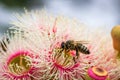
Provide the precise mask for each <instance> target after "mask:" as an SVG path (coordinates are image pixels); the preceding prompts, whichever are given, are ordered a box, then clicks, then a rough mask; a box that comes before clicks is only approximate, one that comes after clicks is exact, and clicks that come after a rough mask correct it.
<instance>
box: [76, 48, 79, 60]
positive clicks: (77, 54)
mask: <svg viewBox="0 0 120 80" xmlns="http://www.w3.org/2000/svg"><path fill="white" fill-rule="evenodd" d="M76 56H77V59H78V58H79V50H78V48H77V47H76Z"/></svg>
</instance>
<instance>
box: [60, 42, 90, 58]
mask: <svg viewBox="0 0 120 80" xmlns="http://www.w3.org/2000/svg"><path fill="white" fill-rule="evenodd" d="M86 43H87V42H85V41H74V40H67V41H66V42H62V43H61V48H62V51H63V50H65V51H67V52H69V51H70V50H75V51H76V57H77V58H78V57H79V52H81V53H83V54H90V51H89V49H88V48H87V47H86V46H84V45H83V44H86Z"/></svg>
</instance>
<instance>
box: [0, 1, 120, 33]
mask: <svg viewBox="0 0 120 80" xmlns="http://www.w3.org/2000/svg"><path fill="white" fill-rule="evenodd" d="M119 7H120V0H0V35H2V34H3V33H4V32H6V30H7V29H8V27H10V26H12V25H10V24H9V23H10V22H11V19H12V18H13V16H14V15H13V13H16V12H17V13H21V12H24V8H25V9H27V10H36V9H38V10H40V9H43V8H45V9H46V10H47V11H48V12H51V13H53V14H55V15H56V14H61V15H65V16H67V17H73V18H77V19H78V20H79V21H81V22H83V23H85V24H87V25H88V26H89V27H91V28H95V27H100V26H105V27H107V29H108V31H110V30H111V28H112V27H113V26H114V25H117V24H120V15H119V13H120V8H119Z"/></svg>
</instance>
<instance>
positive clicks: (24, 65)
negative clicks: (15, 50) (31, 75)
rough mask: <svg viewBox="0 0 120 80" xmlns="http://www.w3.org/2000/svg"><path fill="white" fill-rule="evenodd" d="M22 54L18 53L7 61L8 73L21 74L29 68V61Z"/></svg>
mask: <svg viewBox="0 0 120 80" xmlns="http://www.w3.org/2000/svg"><path fill="white" fill-rule="evenodd" d="M27 58H28V57H27V56H25V55H24V54H19V55H16V56H14V57H12V58H11V60H10V61H9V63H8V69H9V71H10V73H12V74H14V75H23V74H26V73H27V72H29V70H30V69H31V66H30V61H29V59H27Z"/></svg>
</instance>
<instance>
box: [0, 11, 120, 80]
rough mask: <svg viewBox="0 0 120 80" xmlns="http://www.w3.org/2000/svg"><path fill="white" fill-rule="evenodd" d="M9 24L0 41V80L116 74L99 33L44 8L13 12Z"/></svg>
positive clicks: (101, 78)
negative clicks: (49, 12)
mask: <svg viewBox="0 0 120 80" xmlns="http://www.w3.org/2000/svg"><path fill="white" fill-rule="evenodd" d="M12 25H13V27H10V29H9V31H8V32H7V34H6V35H5V37H4V38H3V39H2V40H1V42H0V44H1V47H0V53H1V54H0V59H1V60H0V64H1V66H0V80H93V79H95V80H106V79H110V80H117V79H119V77H120V75H119V73H120V71H119V70H120V69H119V67H118V65H119V61H116V60H115V59H114V58H115V57H114V56H115V54H114V53H115V52H114V49H113V48H112V44H111V42H112V41H110V40H109V39H110V38H109V37H107V36H104V37H102V38H101V35H102V34H103V33H102V34H98V33H96V32H97V31H95V33H92V32H90V31H89V28H88V27H86V26H85V25H84V24H82V23H79V22H77V21H76V20H75V19H68V18H65V17H63V16H53V15H51V14H47V12H46V11H44V10H41V11H33V12H28V11H25V13H24V14H21V15H19V14H16V21H14V22H13V23H12ZM69 40H71V41H72V43H70V42H69V43H68V42H67V41H69ZM108 40H109V42H108ZM62 43H63V44H62ZM86 43H87V44H86ZM71 45H72V46H71ZM89 51H90V54H86V53H87V52H89ZM115 74H118V75H115Z"/></svg>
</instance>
